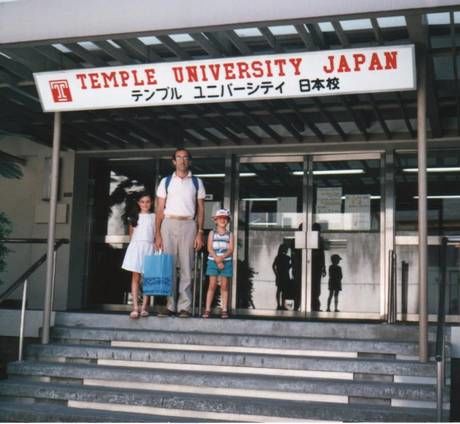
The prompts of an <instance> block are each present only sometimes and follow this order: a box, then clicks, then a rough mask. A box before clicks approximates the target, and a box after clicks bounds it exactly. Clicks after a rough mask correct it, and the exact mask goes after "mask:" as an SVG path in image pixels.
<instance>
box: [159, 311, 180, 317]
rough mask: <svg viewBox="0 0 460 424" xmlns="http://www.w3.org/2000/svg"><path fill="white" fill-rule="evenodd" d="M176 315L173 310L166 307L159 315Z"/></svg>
mask: <svg viewBox="0 0 460 424" xmlns="http://www.w3.org/2000/svg"><path fill="white" fill-rule="evenodd" d="M175 315H176V314H175V313H174V312H173V311H170V310H169V309H164V310H163V311H161V312H158V315H157V317H160V318H165V317H173V316H175Z"/></svg>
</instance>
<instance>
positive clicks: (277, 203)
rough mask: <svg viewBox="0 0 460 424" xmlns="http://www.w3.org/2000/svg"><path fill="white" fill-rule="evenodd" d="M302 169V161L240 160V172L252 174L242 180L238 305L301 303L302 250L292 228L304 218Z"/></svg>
mask: <svg viewBox="0 0 460 424" xmlns="http://www.w3.org/2000/svg"><path fill="white" fill-rule="evenodd" d="M302 169H303V163H253V164H247V163H241V164H240V175H241V174H250V175H253V176H252V177H248V178H243V177H241V178H240V184H239V187H240V189H239V199H240V201H239V211H238V268H237V269H238V272H237V308H238V309H250V310H251V311H252V312H255V313H264V312H263V311H269V310H272V311H273V310H279V311H282V310H284V309H285V308H286V309H294V310H298V309H299V308H300V287H301V269H302V267H301V250H300V249H295V247H294V234H295V231H296V230H298V229H299V228H301V226H302V219H303V213H302V210H303V192H302V184H303V179H302V176H301V173H302ZM281 252H282V253H281ZM278 253H279V254H278ZM277 257H278V259H277V261H276V264H275V265H274V263H275V259H276V258H277ZM274 268H275V269H278V268H279V277H278V278H277V277H276V275H275V271H274ZM282 313H284V312H282ZM286 313H290V312H286Z"/></svg>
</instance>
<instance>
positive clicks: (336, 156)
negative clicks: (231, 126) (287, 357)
mask: <svg viewBox="0 0 460 424" xmlns="http://www.w3.org/2000/svg"><path fill="white" fill-rule="evenodd" d="M386 156H387V155H386V154H385V152H384V151H382V150H373V151H365V152H334V153H319V154H318V153H313V154H304V153H299V154H295V153H294V154H292V155H284V154H281V155H252V156H244V155H243V156H234V166H233V170H234V172H233V175H232V176H233V192H232V196H231V197H232V202H231V205H232V210H233V217H232V218H233V233H234V234H235V235H237V234H238V230H239V228H238V225H239V224H238V219H239V201H240V199H239V188H240V177H239V170H240V164H242V163H279V162H285V163H286V162H296V163H303V170H304V175H303V180H302V187H303V199H302V200H303V210H302V212H301V214H302V222H304V223H305V227H304V228H306V229H309V228H311V225H312V223H313V210H312V208H313V203H312V199H313V197H312V195H313V172H312V171H313V164H314V163H316V162H324V161H329V162H332V161H337V162H338V161H344V160H369V159H375V160H379V161H380V193H381V201H380V231H379V233H380V237H379V239H380V246H379V247H380V272H379V275H380V281H379V287H380V291H379V293H380V299H379V311H378V312H377V313H369V314H359V313H357V314H356V316H354V317H353V318H357V319H359V318H361V319H375V320H383V319H384V318H385V317H386V314H387V303H388V296H387V293H388V270H387V268H388V262H389V261H388V253H389V251H390V249H392V248H393V227H394V226H393V225H392V224H391V222H393V216H394V212H393V211H394V208H393V206H392V205H394V196H393V194H392V193H393V185H392V178H393V176H392V175H391V177H388V175H389V174H391V172H385V171H386ZM389 156H390V157H389V159H390V162H391V163H392V161H391V159H392V154H390V155H389ZM388 180H390V181H388ZM389 183H390V184H389ZM389 186H390V187H389ZM304 231H305V230H304ZM237 259H238V246H237V243H236V248H235V250H234V252H233V260H234V273H233V277H232V285H231V287H232V290H231V296H230V299H231V308H232V309H233V310H235V309H236V304H237V299H236V293H237V290H236V284H237V272H238V261H237ZM310 270H311V249H308V248H304V249H302V276H301V285H302V286H301V305H300V311H299V312H298V314H300V315H301V316H302V317H303V318H309V317H315V318H316V317H318V318H321V317H319V316H318V313H317V312H312V311H311V284H312V281H311V272H310ZM271 315H273V316H275V315H276V311H274V312H273V313H272V314H270V313H267V314H266V316H271ZM349 315H350V314H349ZM295 316H298V315H297V314H296V315H295Z"/></svg>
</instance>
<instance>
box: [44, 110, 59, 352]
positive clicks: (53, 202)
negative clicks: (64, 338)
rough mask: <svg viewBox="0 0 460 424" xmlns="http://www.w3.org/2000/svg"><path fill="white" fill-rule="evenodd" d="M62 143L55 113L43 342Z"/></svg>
mask: <svg viewBox="0 0 460 424" xmlns="http://www.w3.org/2000/svg"><path fill="white" fill-rule="evenodd" d="M60 145H61V113H60V112H55V114H54V128H53V154H52V157H51V194H50V210H49V220H48V246H47V260H46V286H45V298H44V302H43V324H42V344H47V343H49V339H50V336H49V334H50V321H51V309H52V307H53V305H52V293H53V289H54V287H53V285H54V278H53V274H54V272H53V270H54V243H55V230H56V206H57V195H58V192H57V191H58V178H59V151H60V147H61V146H60Z"/></svg>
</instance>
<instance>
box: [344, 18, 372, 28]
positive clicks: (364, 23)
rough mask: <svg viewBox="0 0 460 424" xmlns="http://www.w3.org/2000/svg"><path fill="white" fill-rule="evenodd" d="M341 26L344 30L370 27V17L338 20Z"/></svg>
mask: <svg viewBox="0 0 460 424" xmlns="http://www.w3.org/2000/svg"><path fill="white" fill-rule="evenodd" d="M340 24H341V25H342V28H343V29H344V30H345V31H353V30H357V29H372V24H371V20H370V19H351V20H346V21H340Z"/></svg>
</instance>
